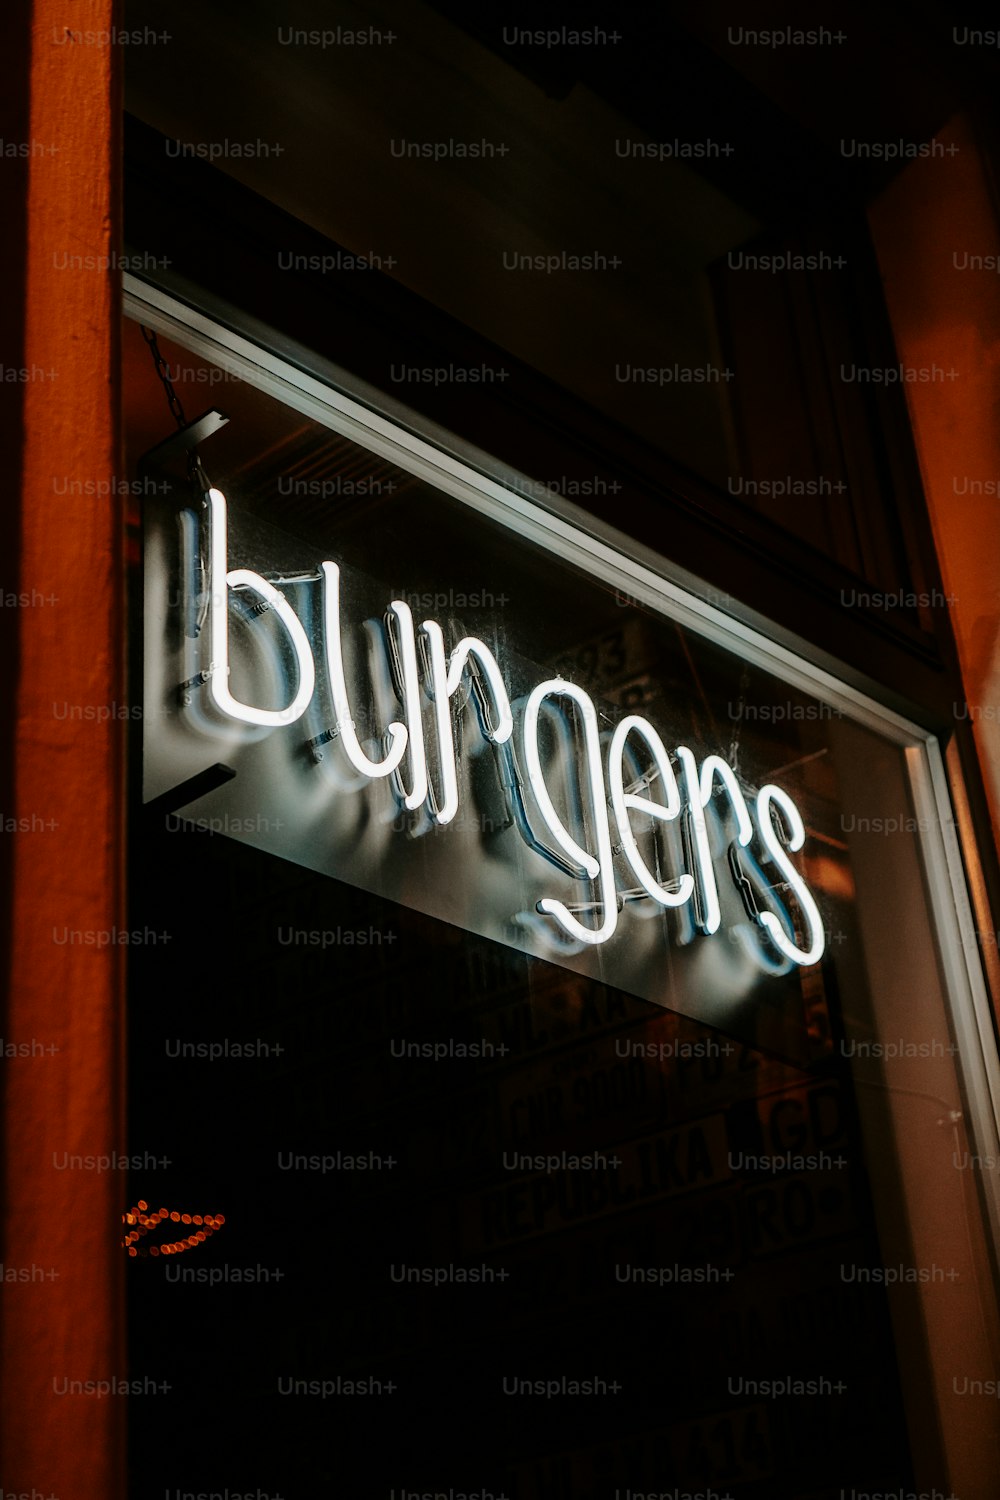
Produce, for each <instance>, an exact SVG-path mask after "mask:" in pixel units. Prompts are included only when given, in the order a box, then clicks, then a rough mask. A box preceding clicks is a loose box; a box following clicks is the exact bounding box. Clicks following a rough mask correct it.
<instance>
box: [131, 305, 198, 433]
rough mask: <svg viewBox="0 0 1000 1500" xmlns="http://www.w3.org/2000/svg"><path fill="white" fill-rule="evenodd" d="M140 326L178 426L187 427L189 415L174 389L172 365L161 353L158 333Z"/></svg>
mask: <svg viewBox="0 0 1000 1500" xmlns="http://www.w3.org/2000/svg"><path fill="white" fill-rule="evenodd" d="M139 326H140V328H142V336H143V338H144V339H145V340H146V343H147V344H148V345H149V352H150V354H151V355H152V356H153V364H154V365H155V366H156V373H157V375H158V376H159V377H160V380H161V381H162V383H163V389H164V390H165V391H166V393H167V404H168V405H169V407H170V410H171V411H172V412H173V414H174V419H175V421H176V423H177V425H178V427H186V426H187V417H185V415H184V408H183V406H182V405H181V398H180V396H178V394H177V392H176V391H175V390H174V386H173V381H172V380H171V379H170V366H169V365H168V364H167V362H166V360H165V359H164V358H163V355H162V354H161V353H160V346H159V344H158V343H157V342H156V334H155V333H154V331H153V329H152V328H145V327H143V325H142V324H141V323H140V325H139Z"/></svg>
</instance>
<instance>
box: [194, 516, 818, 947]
mask: <svg viewBox="0 0 1000 1500" xmlns="http://www.w3.org/2000/svg"><path fill="white" fill-rule="evenodd" d="M206 500H207V512H208V523H209V533H210V537H209V546H208V550H207V555H208V559H209V572H210V578H209V580H208V587H207V589H206V591H205V592H206V596H207V608H208V611H209V614H210V628H209V633H208V639H209V642H210V651H211V663H210V665H209V667H208V668H207V670H206V671H204V672H203V673H202V680H203V681H204V682H205V683H206V684H207V687H208V692H209V696H210V700H211V703H212V704H213V705H214V709H215V710H217V712H218V713H219V714H220V715H222V717H223V719H224V720H225V721H227V722H230V723H232V722H235V723H236V724H242V725H247V726H252V727H254V728H255V729H258V730H259V729H268V730H274V729H286V728H288V727H289V726H291V725H293V724H295V723H297V722H298V721H300V720H302V718H303V716H304V715H305V714H306V712H307V710H308V709H309V708H310V705H311V704H312V703H313V701H314V696H315V695H316V693H317V687H318V683H319V682H321V681H322V682H323V683H324V684H325V687H324V692H325V694H326V695H327V696H328V698H329V701H330V703H331V704H332V707H333V712H334V716H335V722H334V725H333V726H332V728H331V729H329V730H328V731H327V732H326V734H325V735H324V736H322V738H323V740H324V741H326V742H330V741H333V740H336V741H337V743H338V744H339V746H340V748H341V750H342V752H343V755H344V756H345V757H346V759H347V762H348V763H349V765H350V767H351V768H352V770H353V771H354V773H356V776H357V778H358V784H359V785H364V784H366V783H368V782H377V781H382V780H387V781H388V784H389V785H390V786H391V788H392V791H393V794H394V797H395V799H396V802H397V803H398V804H399V805H401V806H402V807H403V808H405V809H407V810H408V811H409V812H411V813H414V814H416V813H417V812H418V811H421V810H422V811H423V813H424V814H426V817H427V820H428V826H436V827H438V828H443V827H447V825H448V824H449V823H452V822H453V821H454V820H455V819H456V817H457V815H458V813H459V808H460V800H461V798H460V785H459V765H460V750H459V738H460V737H459V735H458V734H457V729H458V727H459V725H460V723H461V722H462V719H463V715H464V712H465V707H466V705H467V704H468V703H470V702H471V703H472V704H474V706H475V718H476V722H477V724H478V729H479V733H480V735H481V737H482V740H483V742H484V743H485V744H486V745H489V746H491V747H492V748H493V750H494V753H495V754H496V756H497V759H498V765H499V767H500V771H501V779H502V782H503V785H504V787H505V789H506V794H507V796H508V798H509V803H510V810H511V816H512V821H513V822H514V823H515V824H516V826H517V828H518V830H519V832H520V833H521V835H522V837H523V839H524V841H525V843H526V844H527V845H528V846H529V847H530V848H531V849H533V850H534V851H535V852H536V853H538V854H541V855H543V856H544V857H545V859H547V860H548V861H549V863H550V865H554V866H555V867H556V868H557V869H559V870H560V871H561V872H562V873H563V874H564V875H568V876H571V877H572V878H573V879H574V880H576V881H579V882H581V883H582V885H583V886H584V887H585V899H582V900H580V901H574V902H569V901H565V900H560V899H557V898H556V897H554V896H552V897H549V896H545V897H542V898H540V899H539V900H537V902H536V903H535V911H534V912H533V913H530V914H526V915H525V916H524V918H523V920H524V922H525V924H528V923H531V924H533V925H538V926H540V928H541V930H542V931H543V932H545V933H546V934H547V937H548V940H549V944H550V946H551V947H553V948H555V949H556V950H557V951H558V950H560V949H561V950H562V951H564V952H579V951H581V950H582V949H583V948H597V947H600V946H601V945H603V944H605V943H607V942H608V941H609V940H610V939H611V938H612V937H613V936H614V934H615V932H616V930H617V927H618V923H619V918H620V916H621V913H622V911H623V910H624V907H625V905H626V903H627V902H637V903H639V904H640V905H642V906H645V907H646V908H647V914H648V910H649V909H650V908H651V909H652V910H653V912H654V914H655V911H657V910H659V911H663V910H665V909H673V910H674V911H676V912H677V913H678V915H679V917H680V918H681V919H682V922H683V927H684V931H685V933H686V934H687V936H686V937H685V939H684V940H685V941H690V938H691V937H692V936H693V935H694V933H695V932H696V931H700V932H702V933H704V934H706V935H711V934H713V933H716V932H718V931H719V929H720V926H721V924H722V906H721V904H720V892H719V885H718V879H717V859H718V858H719V846H720V843H721V845H722V848H723V852H724V853H725V856H726V860H727V863H728V867H729V872H730V876H731V879H732V882H733V885H734V888H735V890H736V891H737V892H738V894H739V898H740V901H741V902H742V905H743V907H744V909H745V912H746V915H747V917H748V918H749V919H750V922H751V924H752V925H753V927H754V928H755V930H756V933H757V935H758V938H759V939H760V942H759V944H758V954H757V956H758V962H759V964H760V967H762V968H764V969H765V970H766V971H767V972H770V973H774V974H778V973H782V972H788V970H789V969H790V968H791V966H792V965H798V966H801V967H805V966H808V965H811V964H815V963H817V962H818V961H819V959H820V958H821V957H822V954H823V951H824V946H825V939H824V928H823V921H822V918H821V916H820V913H819V910H818V908H817V906H816V902H815V900H814V898H813V896H812V894H811V892H810V891H809V889H808V887H807V885H806V883H805V880H804V879H803V877H802V874H801V873H800V871H799V870H798V869H797V867H796V866H795V864H794V863H793V862H792V860H791V858H790V855H791V854H794V853H796V852H798V851H799V850H800V849H801V848H802V846H803V844H804V841H805V828H804V825H803V821H802V817H801V815H800V813H799V810H798V808H797V807H796V805H795V803H794V802H793V800H792V798H791V797H790V796H789V795H788V793H787V792H785V791H784V790H782V788H781V787H779V786H776V785H765V786H762V787H760V789H759V790H757V791H756V793H750V805H748V799H747V792H746V789H745V784H741V782H740V779H739V778H738V776H737V775H736V773H735V771H734V770H733V768H732V767H731V766H730V765H729V764H728V762H727V761H725V760H724V759H723V758H722V757H721V756H719V755H716V754H710V755H708V756H706V757H704V758H703V759H702V760H701V762H700V764H699V761H698V758H697V757H696V756H695V754H694V752H693V751H692V750H691V749H690V748H688V746H686V745H678V746H677V747H676V748H675V750H674V752H673V754H672V755H671V753H670V752H669V751H668V750H667V747H666V746H665V745H664V743H663V740H662V738H661V736H660V734H659V733H658V731H657V730H656V728H655V727H654V725H653V724H651V723H650V722H649V721H648V720H647V719H645V718H642V717H641V716H639V715H637V714H629V715H628V716H627V717H625V718H623V719H622V720H621V721H620V722H619V723H618V724H617V726H616V727H615V728H614V730H613V732H612V733H611V734H610V735H609V734H608V732H607V731H605V730H602V729H601V726H600V720H599V716H598V710H597V707H596V705H595V703H594V700H593V699H592V698H591V696H590V695H589V694H588V693H587V692H586V691H585V690H584V689H583V688H582V687H580V686H579V685H577V684H575V683H573V682H569V681H566V680H565V679H563V678H562V677H558V676H556V677H547V678H546V679H545V680H543V681H541V682H539V683H537V684H536V685H535V686H534V687H533V688H532V689H531V691H530V692H529V693H528V694H527V696H526V698H523V699H519V700H517V701H516V702H515V703H513V704H512V702H511V698H510V693H509V691H508V687H507V683H506V681H505V679H504V675H503V673H502V672H501V668H500V665H499V663H498V661H497V659H496V656H495V655H494V653H493V651H492V650H491V649H490V647H489V646H488V645H487V644H486V643H485V642H484V641H482V640H480V639H478V638H476V637H474V636H465V637H463V638H462V639H461V640H459V641H458V642H457V644H455V645H454V646H453V647H452V648H451V650H450V651H449V650H448V648H447V645H446V641H445V635H444V631H443V630H442V627H441V625H440V624H439V622H438V621H436V620H433V619H427V620H422V621H421V622H420V623H419V626H418V624H417V622H416V621H415V620H414V618H413V614H412V612H411V610H410V608H409V606H408V605H407V604H406V603H405V602H404V601H403V600H401V599H394V600H392V601H391V602H390V604H389V606H388V609H387V611H386V614H385V617H384V621H383V623H382V627H381V649H382V658H383V663H384V667H385V669H386V671H385V673H384V674H383V675H384V676H385V677H386V680H387V681H388V682H389V684H390V688H389V689H388V690H385V689H384V684H383V691H381V694H380V695H377V696H380V701H381V702H382V703H383V704H384V705H385V704H389V703H391V702H395V703H396V705H397V706H398V705H399V704H401V705H402V709H401V716H400V717H391V718H389V722H388V723H386V725H385V728H384V730H383V731H382V732H381V734H380V735H379V736H376V737H375V739H374V742H373V738H372V737H371V736H369V737H368V738H367V740H366V741H365V742H364V743H363V741H362V737H361V736H360V735H359V733H358V728H357V723H356V721H355V717H354V715H353V713H352V694H351V688H350V685H349V682H348V673H347V669H346V666H345V650H344V647H345V634H344V618H343V615H344V609H343V603H344V601H343V589H342V583H341V570H340V568H339V567H338V565H337V564H336V563H334V562H331V561H328V560H327V561H323V562H322V563H321V564H320V565H319V567H318V569H317V570H316V571H315V572H313V573H311V574H308V575H305V576H304V577H302V576H300V577H297V578H296V579H284V578H281V577H276V578H273V579H272V580H268V579H267V578H265V577H264V576H263V575H262V574H260V573H257V572H253V571H252V570H250V569H248V568H234V569H230V568H229V563H228V550H229V546H228V515H227V503H226V498H225V496H224V495H223V493H222V492H221V491H220V490H218V489H214V488H213V489H211V490H209V491H208V493H207V496H206ZM303 582H306V583H308V584H309V586H310V588H311V589H312V590H314V591H318V599H319V603H320V606H321V607H320V609H319V611H318V614H319V618H320V620H321V627H320V628H318V629H316V630H314V631H313V641H312V642H311V641H310V634H309V631H308V630H307V628H306V625H304V624H303V619H302V618H300V614H299V613H297V612H296V610H295V608H293V606H292V604H291V603H290V602H289V599H288V597H286V595H285V594H284V593H283V592H282V586H285V587H289V586H291V585H293V584H294V585H295V586H300V585H301V584H302V583H303ZM247 593H250V594H255V595H256V596H257V599H258V601H259V602H258V604H257V605H255V606H254V613H266V612H270V613H272V614H273V616H274V618H275V619H276V620H277V621H279V622H280V626H281V629H282V631H283V632H284V636H285V639H286V641H287V646H288V650H289V652H290V658H289V659H290V661H291V663H292V664H293V670H292V673H291V677H292V678H293V681H292V682H289V681H288V677H289V673H288V672H287V671H285V672H283V673H282V674H280V675H281V680H282V683H283V688H282V690H283V691H284V694H285V696H286V697H287V700H288V701H287V703H286V705H285V706H284V707H278V708H262V707H259V706H257V705H256V704H253V703H249V702H245V701H241V700H240V699H238V698H237V697H236V696H235V695H234V693H233V691H232V688H231V684H230V675H231V665H230V653H231V641H230V632H231V621H230V613H231V611H230V602H231V601H232V600H233V599H234V597H236V596H243V597H245V596H246V594H247ZM315 599H316V593H315V592H314V593H313V595H312V598H311V601H310V605H309V608H308V609H305V608H304V609H303V610H302V613H303V615H305V616H306V619H307V624H309V623H310V621H311V619H312V615H313V613H315V612H316V611H314V610H313V608H312V603H313V602H314V601H315ZM317 636H319V637H320V638H321V639H320V640H319V642H318V644H317V642H316V639H315V638H316V637H317ZM319 674H322V675H319ZM393 712H395V710H393V709H391V708H390V709H389V713H390V714H391V713H393ZM518 720H519V726H518ZM560 731H561V732H562V739H563V753H562V755H561V756H559V757H553V756H550V757H549V759H548V761H546V756H545V753H544V751H545V748H546V746H547V745H548V744H550V742H551V741H552V740H553V736H555V738H556V739H557V740H558V739H559V734H560ZM567 744H569V745H570V747H571V748H570V749H569V750H568V751H567V750H566V745H567ZM366 745H367V748H366ZM373 751H380V752H381V753H380V754H374V753H372V752H373ZM557 760H558V764H557ZM522 765H523V767H524V773H522V770H521V767H522ZM567 781H569V782H570V783H571V784H570V785H569V786H568V787H567V785H566V783H567ZM557 783H558V785H557ZM557 800H560V801H561V803H562V804H563V806H562V810H560V808H559V807H557V805H556V803H557ZM568 822H572V824H573V829H572V830H571V828H570V827H569V826H567V823H568ZM724 822H728V823H729V824H731V825H732V826H733V830H734V832H733V836H732V837H731V838H729V839H728V842H727V837H726V835H725V834H724V833H723V832H722V829H723V824H724ZM640 836H641V838H642V840H643V842H644V844H645V852H644V850H643V847H642V846H641V844H640ZM581 838H583V840H584V842H581ZM754 844H756V847H757V849H758V851H759V856H760V857H759V858H758V857H757V856H756V855H754V853H753V846H754ZM713 846H714V847H713ZM633 881H635V882H638V884H637V885H633V884H632V882H633ZM581 894H584V893H581ZM739 935H740V937H741V940H744V942H745V941H746V939H747V935H746V933H745V932H741V933H740V934H739ZM768 945H770V946H768Z"/></svg>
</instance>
